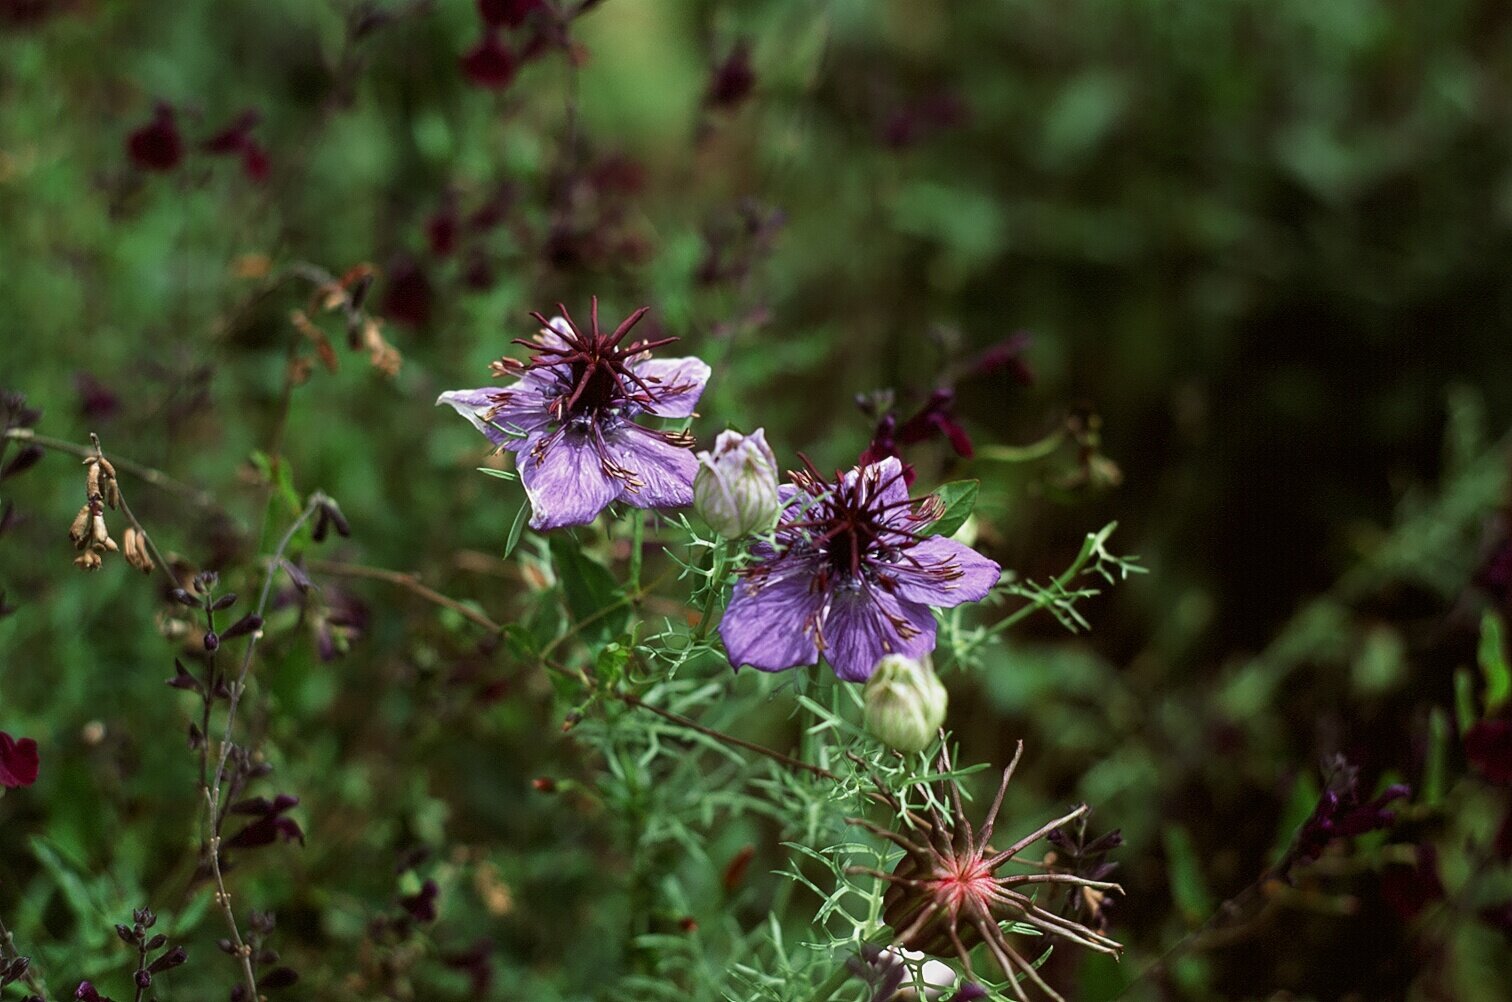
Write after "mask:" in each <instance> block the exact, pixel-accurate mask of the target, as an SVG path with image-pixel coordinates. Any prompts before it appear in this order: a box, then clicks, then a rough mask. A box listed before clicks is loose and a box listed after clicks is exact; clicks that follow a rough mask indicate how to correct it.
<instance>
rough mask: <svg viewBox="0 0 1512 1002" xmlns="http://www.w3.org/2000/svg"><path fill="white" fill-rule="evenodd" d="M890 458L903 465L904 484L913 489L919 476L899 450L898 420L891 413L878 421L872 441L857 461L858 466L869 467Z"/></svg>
mask: <svg viewBox="0 0 1512 1002" xmlns="http://www.w3.org/2000/svg"><path fill="white" fill-rule="evenodd" d="M889 458H891V459H896V460H897V461H898V462H899V463H901V464H902V465H903V483H904V484H906V485H907V486H909V487H912V486H913V482H914V480H915V479H916V478H917V477H918V475H919V474H918V471H916V470H915V469H914V468H913V465H912V464H911V463H909V462H907V461H905V460H904V459H903V452H902V450H901V449H899V448H898V418H897V415H895V414H893V413H892V412H891V411H888V412H887V413H886V414H883V415H882V417H881V418H880V419H878V421H877V428H876V430H875V431H874V432H872V440H871V441H870V442H869V443H867V446H866V448H865V449H862V450H861V457H860V458H859V459H857V460H856V465H857V466H861V467H867V466H870V465H871V464H872V463H880V462H882V460H884V459H889Z"/></svg>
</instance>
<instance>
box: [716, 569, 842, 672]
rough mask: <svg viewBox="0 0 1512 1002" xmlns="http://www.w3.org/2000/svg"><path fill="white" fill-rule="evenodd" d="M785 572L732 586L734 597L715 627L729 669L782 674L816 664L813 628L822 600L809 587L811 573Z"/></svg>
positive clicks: (742, 580)
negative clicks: (728, 662) (800, 666)
mask: <svg viewBox="0 0 1512 1002" xmlns="http://www.w3.org/2000/svg"><path fill="white" fill-rule="evenodd" d="M784 570H785V571H786V573H781V572H779V574H780V576H779V574H772V575H770V576H766V577H758V578H756V579H754V580H752V579H741V580H740V581H737V582H736V584H735V595H734V597H733V598H731V599H730V607H729V608H728V609H726V610H725V614H724V619H722V620H720V623H719V636H720V639H722V640H723V641H724V645H725V651H726V652H727V653H728V654H729V656H730V664H731V665H732V666H733V667H735V668H737V669H738V668H740V667H741V666H742V665H750V666H751V667H752V668H760V669H761V670H762V671H782V670H784V669H787V668H796V667H798V666H799V665H811V664H814V663H816V662H817V661H818V660H819V647H818V645H817V644H816V643H815V637H814V630H813V625H814V624H815V623H816V622H817V621H818V617H819V609H820V605H821V603H822V602H823V600H824V595H823V593H822V592H816V591H815V590H814V589H812V588H811V587H809V586H810V583H811V582H812V581H813V569H812V568H810V567H804V566H794V567H792V568H784ZM779 624H780V625H779Z"/></svg>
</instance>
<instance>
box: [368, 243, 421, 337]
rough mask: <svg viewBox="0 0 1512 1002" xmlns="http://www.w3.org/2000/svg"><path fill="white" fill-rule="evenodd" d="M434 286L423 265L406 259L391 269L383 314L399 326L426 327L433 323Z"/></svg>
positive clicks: (384, 297)
mask: <svg viewBox="0 0 1512 1002" xmlns="http://www.w3.org/2000/svg"><path fill="white" fill-rule="evenodd" d="M430 310H431V284H430V279H429V278H428V277H427V276H426V274H425V270H424V269H423V268H421V267H420V262H418V261H416V260H415V259H414V258H412V257H410V256H408V255H403V256H400V257H398V258H396V259H395V260H394V261H393V263H392V264H390V265H389V269H388V283H387V285H386V287H385V288H384V291H383V305H382V307H381V308H380V312H381V313H382V314H383V315H384V316H385V317H388V318H389V319H390V320H393V321H394V322H395V323H400V324H404V325H405V326H407V327H424V326H425V325H426V324H427V323H428V322H429V321H430Z"/></svg>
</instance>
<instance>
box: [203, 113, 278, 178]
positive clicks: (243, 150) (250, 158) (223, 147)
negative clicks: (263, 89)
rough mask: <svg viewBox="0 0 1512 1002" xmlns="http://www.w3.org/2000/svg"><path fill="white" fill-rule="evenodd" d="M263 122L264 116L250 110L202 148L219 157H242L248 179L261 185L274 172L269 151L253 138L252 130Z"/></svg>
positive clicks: (239, 116)
mask: <svg viewBox="0 0 1512 1002" xmlns="http://www.w3.org/2000/svg"><path fill="white" fill-rule="evenodd" d="M261 121H262V115H260V114H259V113H258V112H257V111H255V110H252V109H248V110H247V111H244V112H242V113H241V114H240V115H238V116H237V117H236V119H235V120H234V121H233V122H232V123H231V124H230V125H228V126H226V127H225V128H224V129H222V130H221V131H219V132H217V133H216V134H215V135H213V136H211V137H210V138H209V139H207V140H205V142H204V143H203V144H202V145H201V147H200V148H201V149H203V150H204V151H205V152H206V153H213V154H215V155H217V156H239V157H241V161H242V170H243V171H244V172H245V173H246V175H247V177H248V178H250V179H251V180H253V181H255V182H257V183H258V184H261V183H263V182H264V181H266V180H267V179H268V175H269V173H271V170H272V167H271V164H270V163H269V162H268V151H267V150H265V149H263V147H262V145H261V144H260V143H258V142H257V140H255V139H253V138H252V130H253V129H255V128H256V127H257V124H258V123H259V122H261Z"/></svg>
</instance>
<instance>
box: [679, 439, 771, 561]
mask: <svg viewBox="0 0 1512 1002" xmlns="http://www.w3.org/2000/svg"><path fill="white" fill-rule="evenodd" d="M780 507H781V502H780V501H779V499H778V496H777V457H776V456H774V455H772V450H771V448H770V447H769V446H768V445H767V443H766V432H765V430H764V429H761V428H758V429H756V430H755V431H753V432H751V434H750V435H742V434H740V433H739V432H736V431H724V432H720V434H719V438H717V439H715V441H714V451H713V452H712V453H710V452H702V453H699V455H698V473H697V475H696V476H694V478H693V508H694V510H695V511H697V512H698V514H699V517H701V518H702V519H703V520H704V521H705V522H708V523H709V525H710V526H711V527H712V528H713V529H714V531H715V532H717V533H719V534H720V535H721V536H724V537H725V538H727V539H739V538H740V537H741V536H745V535H749V534H750V533H752V532H757V531H759V530H762V529H766V528H769V527H770V526H771V524H772V523H773V522H774V521H776V519H777V511H778V509H779V508H780Z"/></svg>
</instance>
